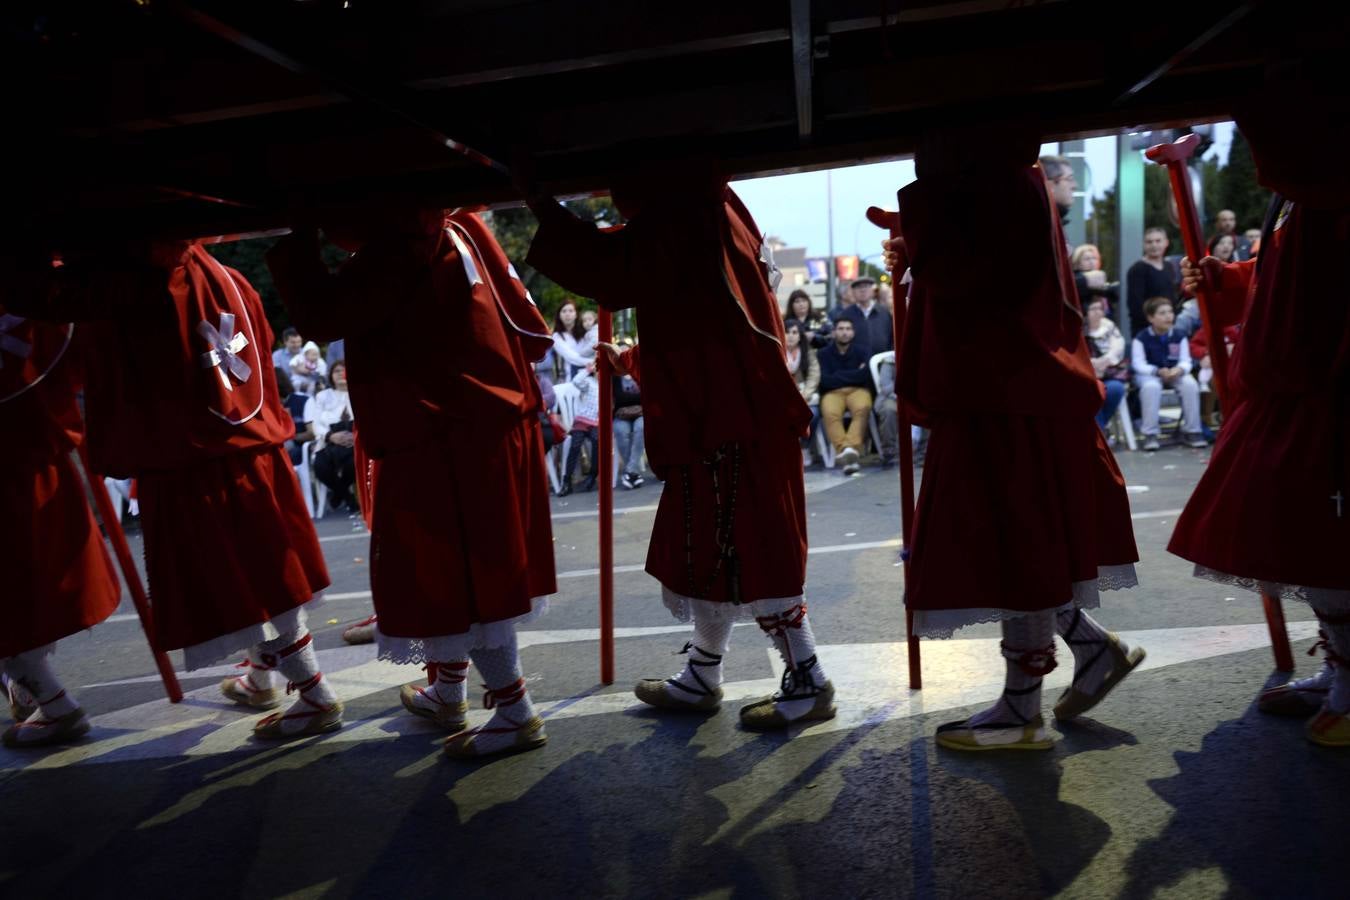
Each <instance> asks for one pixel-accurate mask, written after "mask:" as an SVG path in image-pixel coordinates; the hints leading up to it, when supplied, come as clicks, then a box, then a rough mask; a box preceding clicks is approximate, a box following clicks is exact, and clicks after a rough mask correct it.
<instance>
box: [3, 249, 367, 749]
mask: <svg viewBox="0 0 1350 900" xmlns="http://www.w3.org/2000/svg"><path fill="white" fill-rule="evenodd" d="M40 262H41V263H42V265H41V266H40V267H35V268H34V269H33V270H32V271H29V272H26V273H23V275H22V276H21V284H20V287H19V288H18V289H17V290H16V291H15V296H14V303H12V304H11V306H12V307H18V306H22V310H21V311H22V312H23V314H26V315H29V316H32V317H34V318H43V319H46V320H49V321H70V320H74V321H75V322H76V323H77V328H79V329H80V332H81V334H80V337H81V345H82V346H81V347H80V351H81V363H82V366H83V369H84V373H85V379H84V383H85V411H86V415H87V417H88V418H87V424H88V444H89V451H90V456H91V457H92V462H93V465H94V466H95V467H96V468H97V469H98V470H99V472H100V473H101V474H107V475H113V476H117V477H124V478H125V477H135V478H136V479H137V491H138V497H139V500H140V507H141V521H142V528H143V533H144V538H145V564H146V574H147V576H148V579H147V580H148V582H149V588H150V599H151V602H152V603H153V605H154V610H155V618H154V625H155V634H154V642H155V646H156V647H157V648H158V649H161V650H171V649H177V648H183V656H184V660H185V662H186V665H187V668H189V669H195V668H199V667H201V666H204V665H208V664H210V663H213V662H216V661H218V660H220V659H221V658H223V657H226V656H229V655H232V654H235V653H239V652H241V651H247V652H248V663H249V669H248V673H247V675H244V676H240V677H238V678H227V679H225V681H224V682H223V683H222V690H223V691H224V693H225V695H226V697H227V698H229V699H231V700H233V701H235V702H238V703H240V704H242V705H245V706H248V707H251V708H264V709H266V708H272V707H276V706H279V705H280V704H281V699H282V698H281V695H280V694H279V692H278V691H277V690H276V689H275V688H274V687H273V685H272V675H271V672H272V669H278V670H280V671H281V673H282V674H283V675H284V676H285V677H286V679H287V681H288V682H290V684H291V685H293V686H294V687H295V688H296V689H298V690H299V692H300V697H299V699H298V700H297V701H296V703H295V704H294V705H293V706H292V707H291V709H289V710H288V711H287V712H285V713H284V714H283V713H276V714H273V715H271V716H268V717H267V718H265V719H263V720H262V721H261V722H260V723H259V724H258V727H257V729H256V730H255V732H256V734H257V735H258V736H259V737H262V738H272V739H281V738H291V737H297V736H299V735H302V734H315V733H319V732H323V731H329V730H332V729H334V728H338V727H340V725H341V722H342V704H341V703H339V702H338V700H337V697H336V695H334V693H333V691H332V688H331V687H330V686H329V685H328V683H327V681H326V680H325V679H324V678H323V675H322V673H321V672H319V669H318V661H317V658H316V656H315V654H314V649H313V647H312V646H311V643H310V641H311V638H310V634H309V631H308V629H307V628H306V627H305V609H306V607H307V606H309V605H310V604H311V603H312V601H314V600H315V599H316V595H318V594H319V592H321V591H322V590H323V589H324V588H325V587H327V586H328V583H329V582H328V571H327V568H326V567H325V565H324V560H323V554H322V553H321V552H320V550H319V543H318V537H317V535H316V534H315V532H314V526H313V523H312V522H311V521H310V518H309V514H308V512H307V510H306V506H305V503H304V500H303V499H302V497H301V494H300V487H299V483H298V482H297V480H296V477H295V472H294V470H293V469H292V468H291V463H290V459H289V457H288V456H287V455H286V452H285V450H284V449H283V444H284V442H285V441H286V439H287V438H289V437H290V436H291V435H292V434H293V433H294V426H293V423H292V421H291V418H290V416H289V414H288V413H287V412H286V409H285V407H284V406H282V403H281V398H280V394H279V393H278V391H277V386H276V382H275V377H274V370H273V368H272V365H271V362H270V360H269V359H268V351H269V349H270V348H271V346H272V340H273V338H272V330H271V328H270V327H269V325H268V323H267V318H266V316H265V315H264V312H263V306H262V301H261V300H260V299H259V297H258V294H257V292H255V291H254V290H253V288H252V287H251V286H250V285H249V283H248V282H247V281H246V280H245V279H244V277H243V276H242V275H240V274H239V273H238V272H236V271H234V270H232V269H227V268H226V267H225V266H222V265H221V264H220V263H219V262H217V261H216V260H215V258H214V257H212V256H211V255H210V254H209V253H207V252H206V250H205V249H203V248H202V247H201V246H200V245H198V244H195V243H187V242H163V241H161V242H154V243H152V244H150V245H149V246H148V247H141V248H137V249H133V250H131V251H129V252H126V253H123V254H122V255H120V256H117V257H115V258H111V259H101V260H100V259H89V260H83V261H81V260H68V261H67V263H66V265H63V266H60V267H57V268H52V267H51V266H50V265H49V264H47V263H46V261H45V260H43V261H40ZM81 323H87V324H81Z"/></svg>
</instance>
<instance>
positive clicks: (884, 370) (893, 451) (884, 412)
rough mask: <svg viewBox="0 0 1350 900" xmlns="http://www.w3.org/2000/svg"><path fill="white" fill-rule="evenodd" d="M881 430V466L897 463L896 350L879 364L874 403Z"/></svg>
mask: <svg viewBox="0 0 1350 900" xmlns="http://www.w3.org/2000/svg"><path fill="white" fill-rule="evenodd" d="M872 408H873V409H875V410H876V413H877V424H878V425H879V426H880V428H879V430H880V431H881V467H882V468H883V469H888V468H890V467H891V466H893V465H895V457H896V456H897V455H898V454H899V452H900V408H899V405H898V404H897V402H896V399H895V351H894V350H891V351H889V352H888V353H887V354H886V356H885V358H884V359H882V360H881V364H880V365H878V366H877V398H876V401H875V402H874V403H873V404H872Z"/></svg>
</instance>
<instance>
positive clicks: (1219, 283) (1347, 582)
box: [1168, 72, 1350, 747]
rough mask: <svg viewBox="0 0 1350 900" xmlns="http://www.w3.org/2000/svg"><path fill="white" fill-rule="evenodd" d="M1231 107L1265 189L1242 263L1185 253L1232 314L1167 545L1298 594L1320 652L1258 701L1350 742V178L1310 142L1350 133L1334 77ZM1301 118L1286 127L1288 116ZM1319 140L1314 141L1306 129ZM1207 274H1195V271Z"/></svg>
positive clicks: (1196, 277)
mask: <svg viewBox="0 0 1350 900" xmlns="http://www.w3.org/2000/svg"><path fill="white" fill-rule="evenodd" d="M1275 75H1276V79H1275V80H1274V81H1272V83H1271V84H1270V85H1269V86H1268V87H1267V88H1266V89H1265V90H1264V91H1263V93H1262V94H1261V95H1258V96H1256V97H1254V98H1252V100H1251V101H1250V102H1249V103H1248V104H1247V106H1246V107H1245V108H1244V109H1242V110H1240V111H1239V112H1238V115H1237V124H1238V127H1239V128H1240V129H1242V132H1243V134H1244V135H1245V136H1246V138H1247V140H1248V142H1249V143H1250V145H1251V148H1252V156H1253V157H1254V158H1255V161H1256V166H1257V178H1258V180H1259V181H1260V183H1261V185H1262V186H1264V187H1267V188H1269V189H1270V190H1272V191H1274V192H1275V197H1274V200H1273V202H1272V204H1271V210H1270V214H1269V215H1268V216H1267V221H1266V227H1265V229H1264V231H1263V233H1262V236H1261V253H1260V254H1259V255H1258V257H1257V258H1256V259H1254V260H1248V261H1245V262H1238V263H1228V264H1224V263H1220V262H1219V261H1218V260H1215V259H1213V258H1208V259H1205V260H1203V261H1202V263H1201V266H1200V267H1196V266H1194V265H1192V263H1191V261H1190V260H1185V261H1184V262H1183V269H1184V275H1185V281H1184V286H1185V287H1186V288H1187V289H1193V288H1194V286H1195V285H1196V284H1197V283H1198V282H1199V281H1200V279H1201V277H1204V278H1205V279H1206V280H1207V281H1208V282H1209V284H1210V286H1211V288H1212V290H1211V292H1210V296H1211V297H1213V298H1214V300H1215V304H1214V305H1215V309H1214V310H1212V311H1211V315H1213V316H1215V318H1217V319H1218V320H1219V323H1218V324H1220V325H1221V326H1229V325H1232V324H1233V323H1235V322H1241V323H1242V330H1241V332H1240V333H1239V335H1238V338H1237V342H1236V344H1235V346H1234V349H1233V356H1232V360H1231V365H1230V367H1229V370H1228V371H1229V376H1228V393H1227V394H1225V395H1224V396H1223V397H1222V398H1221V400H1222V402H1223V405H1224V410H1225V415H1224V423H1223V429H1222V431H1221V432H1220V433H1219V440H1218V442H1217V443H1216V444H1215V447H1214V454H1213V456H1211V457H1210V461H1209V466H1208V468H1207V469H1206V471H1205V475H1204V477H1203V478H1201V479H1200V483H1199V484H1198V485H1196V488H1195V492H1194V493H1193V494H1192V495H1191V499H1190V502H1188V503H1187V504H1186V509H1185V510H1184V511H1183V512H1182V515H1181V517H1180V518H1179V519H1178V520H1177V527H1176V531H1175V532H1174V533H1173V535H1172V541H1171V543H1170V544H1169V545H1168V549H1169V550H1171V551H1172V552H1173V553H1175V554H1177V555H1178V556H1181V557H1184V558H1185V559H1188V560H1191V561H1192V562H1194V563H1195V573H1196V575H1197V576H1199V577H1201V578H1207V579H1210V580H1213V581H1217V582H1220V583H1222V584H1236V585H1238V586H1240V587H1245V588H1248V589H1250V590H1252V591H1256V592H1260V593H1265V594H1269V595H1272V596H1276V597H1284V598H1292V599H1296V600H1301V601H1303V602H1306V603H1309V604H1310V605H1311V606H1312V608H1313V611H1314V612H1315V613H1316V614H1317V617H1318V619H1319V620H1320V621H1321V624H1322V637H1323V643H1322V645H1321V646H1323V647H1324V649H1325V650H1326V662H1325V664H1324V665H1323V667H1322V669H1321V671H1320V672H1318V673H1317V674H1316V675H1314V676H1312V677H1310V678H1304V679H1300V680H1297V681H1291V682H1290V683H1288V684H1285V685H1281V686H1279V687H1277V688H1274V689H1272V690H1269V691H1266V692H1265V693H1264V694H1263V695H1262V696H1261V700H1260V703H1259V706H1260V708H1261V709H1262V710H1263V711H1266V712H1271V713H1276V714H1284V715H1298V716H1311V715H1313V714H1314V713H1316V714H1317V715H1316V716H1315V717H1314V718H1313V719H1312V720H1311V721H1310V722H1309V724H1308V728H1307V736H1308V738H1309V740H1311V741H1313V742H1314V743H1318V744H1322V745H1325V746H1336V747H1345V746H1350V663H1347V662H1346V661H1347V660H1350V565H1347V563H1346V559H1345V557H1346V553H1347V551H1350V303H1347V302H1346V299H1345V271H1344V270H1345V257H1346V252H1347V248H1350V177H1347V175H1346V172H1345V170H1344V167H1343V166H1328V165H1326V164H1325V162H1324V160H1323V159H1322V156H1323V153H1322V148H1325V147H1327V146H1344V145H1345V144H1346V142H1347V141H1350V124H1348V123H1350V108H1347V104H1346V101H1345V98H1344V97H1340V96H1333V95H1329V94H1328V93H1327V90H1326V86H1327V85H1328V84H1330V83H1335V82H1334V81H1328V80H1326V79H1325V78H1324V77H1317V76H1314V77H1305V76H1303V75H1300V74H1299V73H1298V72H1292V73H1289V74H1288V75H1286V74H1284V73H1281V72H1276V73H1275ZM1291 122H1296V123H1298V126H1299V127H1298V129H1296V130H1291V129H1290V123H1291ZM1310 136H1315V138H1313V137H1310ZM1202 271H1203V273H1204V274H1203V276H1202V274H1201V273H1202Z"/></svg>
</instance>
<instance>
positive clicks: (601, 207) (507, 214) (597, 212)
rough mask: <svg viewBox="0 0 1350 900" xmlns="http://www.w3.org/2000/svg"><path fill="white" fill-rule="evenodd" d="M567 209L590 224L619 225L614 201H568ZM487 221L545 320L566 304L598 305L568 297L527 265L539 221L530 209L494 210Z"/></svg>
mask: <svg viewBox="0 0 1350 900" xmlns="http://www.w3.org/2000/svg"><path fill="white" fill-rule="evenodd" d="M564 205H565V206H566V207H567V208H568V209H570V210H571V211H572V212H573V214H575V215H577V216H579V217H580V218H582V219H585V220H587V221H590V222H600V223H605V224H610V225H615V224H618V223H619V221H620V217H619V212H618V210H617V209H615V208H614V203H613V201H611V200H610V199H609V198H608V197H591V198H587V199H585V200H568V201H567V202H566V203H565V204H564ZM484 218H485V220H486V221H487V224H488V226H489V227H490V228H491V229H492V233H493V234H495V235H496V236H497V243H499V244H501V247H502V250H504V251H505V252H506V256H507V258H508V259H510V260H511V261H512V262H513V263H515V266H516V271H517V272H519V273H520V278H521V281H523V282H524V283H525V287H526V288H528V289H529V291H530V294H531V295H532V296H533V297H534V302H535V303H536V304H537V305H538V306H539V311H540V312H542V313H543V314H544V318H545V319H548V320H549V321H550V322H552V321H553V316H554V314H555V313H556V312H557V311H558V307H559V306H562V305H563V303H564V302H565V301H567V300H571V301H573V302H574V303H576V304H577V306H578V308H580V309H594V308H595V304H594V303H593V302H591V301H590V300H587V299H583V298H581V297H577V296H575V295H573V294H569V293H568V292H567V291H566V290H564V289H563V288H562V286H561V285H559V284H557V283H556V282H554V281H551V280H550V279H549V278H547V277H546V276H545V275H544V274H543V273H542V272H538V271H536V270H535V269H533V268H531V267H530V266H528V265H526V264H525V255H526V254H527V253H528V252H529V250H530V242H531V241H532V240H534V233H535V231H536V230H537V229H538V228H539V221H538V220H537V219H535V217H534V213H532V212H530V210H529V209H528V208H526V207H523V206H522V207H516V208H512V209H499V210H494V211H493V212H491V213H489V214H487V215H486V216H485V217H484Z"/></svg>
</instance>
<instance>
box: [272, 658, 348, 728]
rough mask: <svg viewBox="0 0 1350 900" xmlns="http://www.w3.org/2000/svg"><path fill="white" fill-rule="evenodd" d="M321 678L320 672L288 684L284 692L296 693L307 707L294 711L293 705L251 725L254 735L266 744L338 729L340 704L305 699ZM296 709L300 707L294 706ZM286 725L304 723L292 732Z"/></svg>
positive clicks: (340, 713)
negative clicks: (324, 703)
mask: <svg viewBox="0 0 1350 900" xmlns="http://www.w3.org/2000/svg"><path fill="white" fill-rule="evenodd" d="M322 678H323V673H322V672H320V673H318V674H316V675H315V676H314V677H312V678H309V679H307V680H305V681H303V682H301V683H300V684H294V683H291V684H287V685H286V693H287V694H290V693H292V692H294V691H299V692H300V703H303V704H305V705H306V706H309V707H310V708H309V709H300V710H297V709H296V708H295V706H293V707H291V708H290V709H289V710H287V711H286V712H284V713H272V714H271V715H270V716H267V717H266V718H264V719H262V720H261V721H260V722H258V724H257V725H255V726H253V736H254V737H256V738H258V739H260V740H266V741H289V740H294V739H295V738H302V737H308V736H310V735H313V734H325V733H327V732H329V731H336V730H337V729H339V728H341V727H342V701H340V700H338V701H334V703H333V705H332V706H324V705H323V704H322V703H316V702H314V701H313V700H311V699H309V698H308V697H306V696H305V692H306V691H308V690H312V689H313V688H314V687H315V686H316V685H318V683H319V681H320V680H321V679H322ZM296 706H299V704H296ZM286 722H303V723H304V724H303V725H302V726H301V727H300V728H298V729H291V728H287V727H286V725H285V724H284V723H286Z"/></svg>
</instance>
